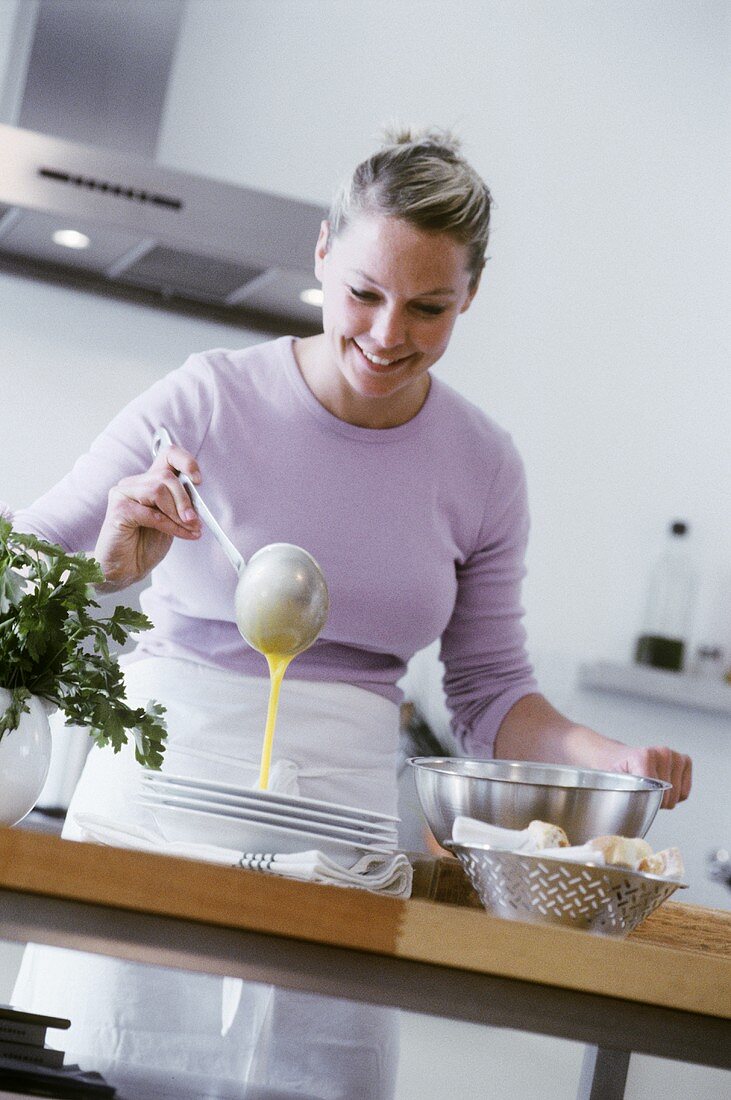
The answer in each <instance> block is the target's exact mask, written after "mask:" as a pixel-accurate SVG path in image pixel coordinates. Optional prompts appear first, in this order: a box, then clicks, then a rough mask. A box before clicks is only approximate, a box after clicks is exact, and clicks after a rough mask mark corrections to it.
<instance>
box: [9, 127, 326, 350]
mask: <svg viewBox="0 0 731 1100" xmlns="http://www.w3.org/2000/svg"><path fill="white" fill-rule="evenodd" d="M324 216H325V211H324V210H322V209H321V208H320V207H317V206H315V205H313V204H311V203H305V202H298V201H296V200H294V199H287V198H283V197H281V196H278V195H273V194H271V193H269V192H263V191H257V190H254V189H251V188H245V187H236V186H232V185H230V184H225V183H220V182H217V181H215V180H210V179H205V178H202V177H200V176H194V175H189V174H187V173H183V172H177V171H171V170H169V169H165V168H162V167H160V166H159V165H156V164H154V163H152V162H151V161H149V160H147V159H144V158H139V157H134V156H132V155H130V154H128V153H124V154H120V153H116V152H114V151H111V150H105V149H99V148H92V147H91V146H86V145H80V144H78V143H76V142H70V141H63V140H61V139H60V138H55V137H49V136H47V135H45V134H39V133H35V132H33V131H30V130H22V129H18V128H17V127H12V126H3V125H0V263H1V264H2V266H4V267H5V268H6V270H11V271H16V272H18V273H26V274H34V275H37V276H41V277H45V278H52V279H60V280H62V281H65V282H67V283H71V284H73V285H75V286H82V287H87V288H89V289H101V290H106V291H108V292H110V291H118V292H119V293H121V294H123V295H124V296H126V297H132V298H136V299H139V300H143V301H151V302H156V303H158V304H160V305H168V306H171V307H178V308H183V309H185V308H191V307H197V309H196V312H202V313H205V314H206V315H212V316H216V317H218V318H220V319H224V320H228V321H230V322H231V323H234V324H242V325H245V326H249V325H255V326H256V327H265V328H268V329H270V330H271V329H279V328H281V327H282V325H284V324H285V323H286V322H294V323H296V324H297V326H298V329H299V330H300V331H303V330H308V331H309V330H312V331H314V330H316V329H317V328H318V326H319V310H318V309H317V307H315V306H312V305H308V304H306V303H305V302H303V301H302V300H301V299H300V297H299V296H300V293H301V292H303V291H306V290H307V289H309V288H312V286H313V279H314V276H313V274H312V266H313V262H314V245H315V241H316V239H317V233H318V230H319V226H320V221H321V219H322V218H323V217H324ZM65 230H66V231H67V230H71V231H74V232H75V233H77V234H80V235H81V236H79V237H77V238H74V237H72V238H71V240H72V241H75V242H76V243H77V244H85V245H86V246H85V247H81V248H79V247H68V246H65V245H63V244H59V243H58V240H59V237H58V234H59V232H61V233H63V231H65ZM54 236H55V237H56V239H54ZM84 238H86V240H87V241H88V244H86V242H85V241H84ZM60 239H61V240H63V239H64V238H63V237H61V238H60Z"/></svg>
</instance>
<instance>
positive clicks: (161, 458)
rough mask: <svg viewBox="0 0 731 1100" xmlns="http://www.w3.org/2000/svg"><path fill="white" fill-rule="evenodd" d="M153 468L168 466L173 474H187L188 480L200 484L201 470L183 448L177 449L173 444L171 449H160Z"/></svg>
mask: <svg viewBox="0 0 731 1100" xmlns="http://www.w3.org/2000/svg"><path fill="white" fill-rule="evenodd" d="M152 465H153V466H158V467H159V466H169V467H170V469H171V470H172V471H173V472H174V473H179V474H187V476H188V477H189V478H190V480H191V481H192V482H193V483H194V484H195V485H199V484H200V482H201V480H202V479H201V470H200V466H199V465H198V463H197V461H196V459H195V458H194V457H193V455H192V454H191V453H190V451H186V450H185V448H184V447H178V445H177V444H176V443H173V444H172V446H171V447H165V448H162V447H161V448H160V450H159V451H158V453H157V455H156V457H155V461H154V462H153V464H152Z"/></svg>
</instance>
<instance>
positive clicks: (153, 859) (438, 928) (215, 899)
mask: <svg viewBox="0 0 731 1100" xmlns="http://www.w3.org/2000/svg"><path fill="white" fill-rule="evenodd" d="M2 888H5V889H9V890H15V891H19V892H24V893H31V894H38V895H39V896H46V897H56V898H63V899H67V900H73V901H81V902H89V903H91V904H95V905H102V906H108V907H114V908H120V909H125V910H129V911H133V912H141V913H151V914H155V915H159V916H168V917H177V918H182V919H188V920H193V921H198V922H202V923H205V924H211V925H217V926H223V927H227V928H234V929H242V930H248V931H255V932H262V933H266V934H270V935H277V936H285V937H289V938H292V939H301V940H307V941H310V942H316V943H324V944H329V945H332V946H337V947H344V948H353V949H356V950H363V951H369V952H375V953H377V954H383V955H388V956H393V957H397V958H403V959H410V960H415V961H419V962H425V963H430V964H435V965H442V966H448V967H453V968H456V969H461V970H472V971H477V972H482V973H489V974H493V975H497V976H502V977H506V978H515V979H519V980H523V981H533V982H538V983H539V984H545V985H554V986H559V987H563V988H569V989H577V990H581V991H584V992H589V993H596V994H600V995H605V996H610V997H619V998H624V999H628V1000H632V1001H639V1002H643V1003H648V1004H657V1005H662V1006H664V1007H668V1008H676V1009H680V1010H683V1011H690V1012H698V1013H701V1014H704V1015H709V1016H720V1017H724V1018H728V1017H729V1015H731V959H729V958H728V957H727V956H725V955H724V953H723V950H722V948H723V944H724V942H725V943H726V946H728V941H727V940H726V938H725V937H723V936H722V942H721V944H720V947H719V946H714V945H710V946H709V948H708V949H707V950H706V951H701V950H698V949H693V950H686V949H684V947H683V944H682V925H683V914H682V912H680V911H681V910H683V909H684V908H685V907H684V906H681V905H676V906H674V911H675V913H676V914H677V916H676V917H675V921H676V930H677V935H678V937H679V939H680V941H681V942H676V943H675V944H673V945H669V944H668V942H667V934H666V938H665V942H663V943H662V944H656V943H652V942H648V941H647V939H644V940H642V939H635V940H632V939H618V938H612V937H605V936H594V935H591V934H588V933H586V932H581V931H574V930H572V929H564V928H560V927H552V926H541V925H531V924H525V923H522V922H518V921H504V920H500V919H498V918H495V917H492V916H490V915H488V914H487V913H485V912H484V911H482V910H479V909H473V908H466V907H465V908H463V907H460V906H454V905H445V904H442V903H439V902H432V901H426V900H422V899H409V900H400V899H395V898H389V897H384V896H382V895H377V894H373V893H369V892H368V891H364V890H353V889H343V888H341V887H337V886H320V885H317V884H313V883H306V882H297V881H294V880H292V879H286V878H280V877H277V876H274V875H263V874H262V873H260V872H255V871H245V870H242V869H239V868H235V867H220V866H217V865H214V864H210V863H202V862H198V861H193V860H187V859H180V858H173V857H170V856H166V855H163V854H151V853H146V852H138V851H131V850H126V849H121V848H110V847H105V846H102V845H98V844H86V843H82V842H78V841H68V840H61V839H59V838H57V837H50V836H45V835H42V834H35V833H30V832H24V831H23V830H18V829H0V889H2ZM704 912H706V913H708V914H714V915H716V911H714V910H705V911H704ZM293 913H294V914H296V917H295V918H294V919H293V916H292V914H293ZM717 916H718V923H719V926H720V928H721V929H723V928H726V927H727V925H726V919H725V917H726V915H725V914H723V913H722V912H718V914H717ZM728 916H729V927H731V915H728Z"/></svg>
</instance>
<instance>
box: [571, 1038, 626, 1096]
mask: <svg viewBox="0 0 731 1100" xmlns="http://www.w3.org/2000/svg"><path fill="white" fill-rule="evenodd" d="M629 1058H630V1052H629V1051H628V1050H607V1049H606V1047H595V1046H587V1047H586V1049H585V1051H584V1060H583V1062H582V1064H581V1077H580V1078H579V1091H578V1093H577V1096H576V1100H623V1097H624V1086H625V1084H626V1083H627V1071H628V1070H629Z"/></svg>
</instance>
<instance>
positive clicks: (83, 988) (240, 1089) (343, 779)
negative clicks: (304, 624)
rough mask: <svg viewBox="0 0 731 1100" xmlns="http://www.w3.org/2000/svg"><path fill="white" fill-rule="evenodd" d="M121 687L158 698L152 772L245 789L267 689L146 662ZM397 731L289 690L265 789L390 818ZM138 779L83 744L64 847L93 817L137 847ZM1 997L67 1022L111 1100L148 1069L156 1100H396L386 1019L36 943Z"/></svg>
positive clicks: (362, 698) (325, 698) (379, 711)
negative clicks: (163, 730)
mask: <svg viewBox="0 0 731 1100" xmlns="http://www.w3.org/2000/svg"><path fill="white" fill-rule="evenodd" d="M262 662H263V658H262ZM125 685H126V694H127V701H128V702H129V704H130V706H144V705H145V704H146V702H147V701H148V700H149V699H157V700H158V701H159V702H161V703H162V704H163V705H164V706H165V707H166V711H167V713H166V715H165V719H166V723H167V728H168V743H167V748H166V752H165V760H164V763H163V768H162V770H163V774H164V773H165V772H168V773H169V774H175V775H188V776H190V777H194V778H196V779H201V780H208V781H219V782H226V783H231V784H235V785H240V786H253V785H254V784H255V783H256V781H257V778H258V773H259V759H260V755H261V745H262V738H263V731H264V725H265V721H266V713H267V703H268V695H269V681H268V679H265V678H264V677H263V676H262V678H261V679H258V678H252V677H246V676H239V675H236V674H234V673H230V672H225V671H222V670H220V669H214V668H209V667H207V666H204V665H197V664H195V663H193V662H191V661H186V660H175V659H172V658H148V659H145V660H141V661H135V662H132V663H130V664H128V665H126V667H125ZM54 721H58V723H59V724H61V723H62V721H63V716H62V715H61V716H59V715H54V716H52V718H51V723H52V724H53V723H54ZM398 730H399V712H398V707H397V706H396V704H395V703H392V702H391V701H390V700H388V699H384V698H383V697H382V696H379V695H376V694H374V693H372V692H368V691H364V690H363V689H361V688H355V687H353V686H352V685H350V684H335V683H314V682H307V681H302V680H294V679H292V680H287V678H286V677H285V680H284V683H283V685H282V693H281V697H280V703H279V717H278V722H277V730H276V734H275V738H274V764H275V765H277V767H278V770H277V771H276V772H275V769H274V767H273V769H272V781H273V783H272V786H273V785H274V781H275V780H276V786H277V788H278V789H279V790H280V791H288V792H289V793H293V794H300V795H302V796H304V797H308V798H316V799H321V800H323V801H328V802H336V803H341V804H344V805H349V806H355V807H361V808H363V809H367V810H374V811H376V812H378V813H381V814H388V815H393V816H395V815H396V814H397V785H396V776H397V765H398ZM140 775H141V768H140V765H139V764H138V763H137V762H136V761H135V758H134V751H133V747H132V746H130V745H127V746H125V747H124V748H123V749H122V751H121V752H119V753H113V752H112V750H111V749H110V748H104V749H99V748H97V747H96V746H94V747H93V748H92V749H91V752H90V753H89V757H88V759H87V763H86V767H85V768H84V772H83V774H82V776H81V779H80V780H79V783H78V785H77V787H76V791H75V792H74V796H73V798H72V801H71V806H70V808H69V813H68V815H67V819H66V823H65V825H64V829H63V834H62V835H63V836H64V837H67V838H69V839H74V840H82V839H84V834H83V831H82V828H81V826H80V824H79V823H78V820H77V819H78V818H82V819H83V817H84V816H87V817H88V816H91V817H97V818H104V819H105V820H107V821H108V820H113V821H114V823H115V827H116V828H118V829H123V830H125V831H126V832H127V834H128V840H127V846H137V847H140V846H142V841H141V840H139V839H138V840H137V843H136V844H133V843H132V834H133V833H134V832H135V830H138V829H143V830H144V829H149V830H152V831H153V832H154V831H155V830H156V825H155V821H154V818H153V816H152V813H151V810H150V808H149V807H146V806H143V805H141V804H140V803H139V802H138V801H137V797H138V792H139V784H140ZM161 889H164V883H161ZM12 999H13V1003H14V1004H16V1005H17V1006H18V1007H19V1008H25V1009H29V1010H31V1011H37V1012H44V1013H46V1014H51V1015H58V1016H68V1017H69V1018H70V1019H71V1021H72V1024H71V1028H70V1029H69V1030H68V1031H67V1032H64V1048H65V1050H66V1052H67V1059H68V1061H70V1062H78V1063H79V1064H80V1065H81V1066H82V1068H84V1069H87V1068H88V1069H95V1070H98V1071H99V1072H100V1073H102V1074H103V1075H104V1077H105V1078H106V1079H107V1080H108V1081H109V1082H110V1084H113V1085H116V1087H117V1088H118V1089H119V1091H120V1093H121V1094H123V1095H130V1096H134V1095H139V1093H138V1092H136V1091H135V1090H136V1085H135V1081H136V1080H137V1078H138V1077H139V1078H140V1079H142V1078H143V1077H144V1076H145V1074H147V1073H149V1072H154V1073H155V1074H157V1075H158V1076H159V1079H160V1081H161V1082H163V1081H167V1082H170V1089H171V1091H170V1092H169V1093H168V1092H165V1094H164V1095H165V1097H166V1100H167V1097H168V1095H170V1097H174V1100H184V1098H185V1100H208V1098H209V1097H215V1098H216V1100H219V1098H223V1097H226V1098H227V1100H228V1098H229V1097H231V1098H235V1100H243V1098H245V1097H248V1096H254V1095H258V1092H257V1090H259V1089H261V1093H262V1095H266V1096H269V1095H271V1096H279V1095H283V1096H284V1095H296V1096H301V1097H303V1098H308V1100H354V1098H355V1097H358V1098H359V1100H391V1098H392V1097H393V1095H394V1090H395V1082H396V1069H397V1064H398V1013H397V1011H396V1010H394V1009H388V1008H381V1007H378V1006H372V1005H365V1004H359V1003H352V1002H349V1001H346V1000H343V999H339V998H333V997H320V996H314V995H310V994H304V993H298V992H295V991H294V990H289V989H285V988H280V987H274V986H270V985H264V984H261V983H257V982H252V981H241V980H240V979H238V978H232V977H224V978H220V977H217V976H215V975H209V974H196V973H191V972H184V971H178V970H173V969H169V968H165V967H152V966H147V965H143V964H140V963H130V962H127V961H125V960H123V959H115V958H108V957H104V956H100V955H95V954H87V953H84V952H81V951H72V950H68V949H65V948H55V947H47V946H45V945H37V944H31V945H29V946H28V948H27V950H26V951H25V953H24V957H23V960H22V963H21V967H20V972H19V975H18V980H17V982H16V985H15V989H14V991H13V998H12ZM156 1095H157V1094H156ZM160 1095H163V1093H161V1094H160Z"/></svg>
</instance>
